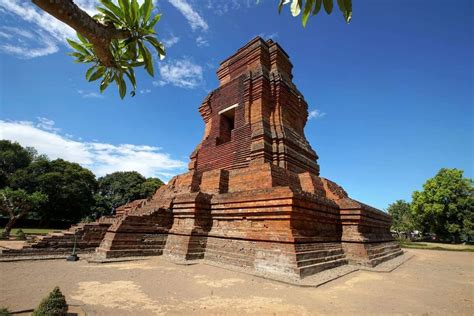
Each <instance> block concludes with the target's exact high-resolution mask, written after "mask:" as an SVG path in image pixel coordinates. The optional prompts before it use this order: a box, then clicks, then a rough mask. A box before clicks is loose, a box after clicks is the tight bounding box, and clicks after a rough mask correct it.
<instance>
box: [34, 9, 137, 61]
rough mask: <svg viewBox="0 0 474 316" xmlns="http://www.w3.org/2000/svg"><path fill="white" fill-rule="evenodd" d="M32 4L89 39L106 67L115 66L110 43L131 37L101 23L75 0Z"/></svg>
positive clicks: (128, 33) (127, 32) (124, 31)
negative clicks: (74, 0)
mask: <svg viewBox="0 0 474 316" xmlns="http://www.w3.org/2000/svg"><path fill="white" fill-rule="evenodd" d="M32 2H33V3H34V4H36V5H37V6H38V7H40V8H41V9H42V10H43V11H45V12H47V13H49V14H50V15H52V16H54V17H55V18H56V19H58V20H60V21H62V22H64V23H65V24H67V25H69V26H70V27H72V28H73V29H74V30H76V31H77V32H78V33H80V34H81V35H82V36H84V37H85V38H87V39H88V40H89V42H91V43H92V45H93V47H94V51H95V53H96V54H97V56H98V57H99V59H100V61H101V62H102V64H103V65H104V66H106V67H114V66H115V61H114V57H113V55H112V53H111V52H110V49H109V45H110V41H111V40H112V39H125V38H127V37H130V35H131V34H130V32H129V31H127V30H120V29H116V28H115V27H113V26H112V25H104V24H102V23H99V22H98V21H96V20H94V19H93V18H92V17H91V16H90V15H89V14H87V13H86V12H85V11H83V10H82V9H81V8H79V7H78V6H77V5H76V4H75V3H74V2H73V0H60V1H51V0H32Z"/></svg>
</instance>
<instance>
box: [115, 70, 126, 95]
mask: <svg viewBox="0 0 474 316" xmlns="http://www.w3.org/2000/svg"><path fill="white" fill-rule="evenodd" d="M115 82H116V83H117V85H118V88H119V94H120V98H121V99H123V98H124V97H125V94H126V93H127V85H126V84H125V80H123V72H119V74H118V75H117V73H116V74H115Z"/></svg>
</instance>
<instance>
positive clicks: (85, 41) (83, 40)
mask: <svg viewBox="0 0 474 316" xmlns="http://www.w3.org/2000/svg"><path fill="white" fill-rule="evenodd" d="M76 36H77V38H78V39H79V40H80V41H81V42H82V43H83V44H89V41H88V40H87V39H86V38H85V37H84V36H82V35H81V33H79V32H76Z"/></svg>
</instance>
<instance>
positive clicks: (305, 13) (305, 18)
mask: <svg viewBox="0 0 474 316" xmlns="http://www.w3.org/2000/svg"><path fill="white" fill-rule="evenodd" d="M313 5H314V0H306V4H305V6H304V11H303V16H302V17H301V22H302V23H303V27H306V23H307V22H308V18H309V14H310V13H311V9H312V8H313Z"/></svg>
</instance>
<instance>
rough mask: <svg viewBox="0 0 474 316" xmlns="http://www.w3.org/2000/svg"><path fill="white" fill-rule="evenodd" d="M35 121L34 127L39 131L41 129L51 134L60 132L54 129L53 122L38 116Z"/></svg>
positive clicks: (58, 129)
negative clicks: (36, 121)
mask: <svg viewBox="0 0 474 316" xmlns="http://www.w3.org/2000/svg"><path fill="white" fill-rule="evenodd" d="M37 119H38V123H37V124H36V127H38V128H39V129H43V130H45V131H50V132H53V133H56V132H59V131H60V130H61V129H60V128H57V127H54V121H53V120H50V119H48V118H46V117H40V116H38V117H37Z"/></svg>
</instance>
